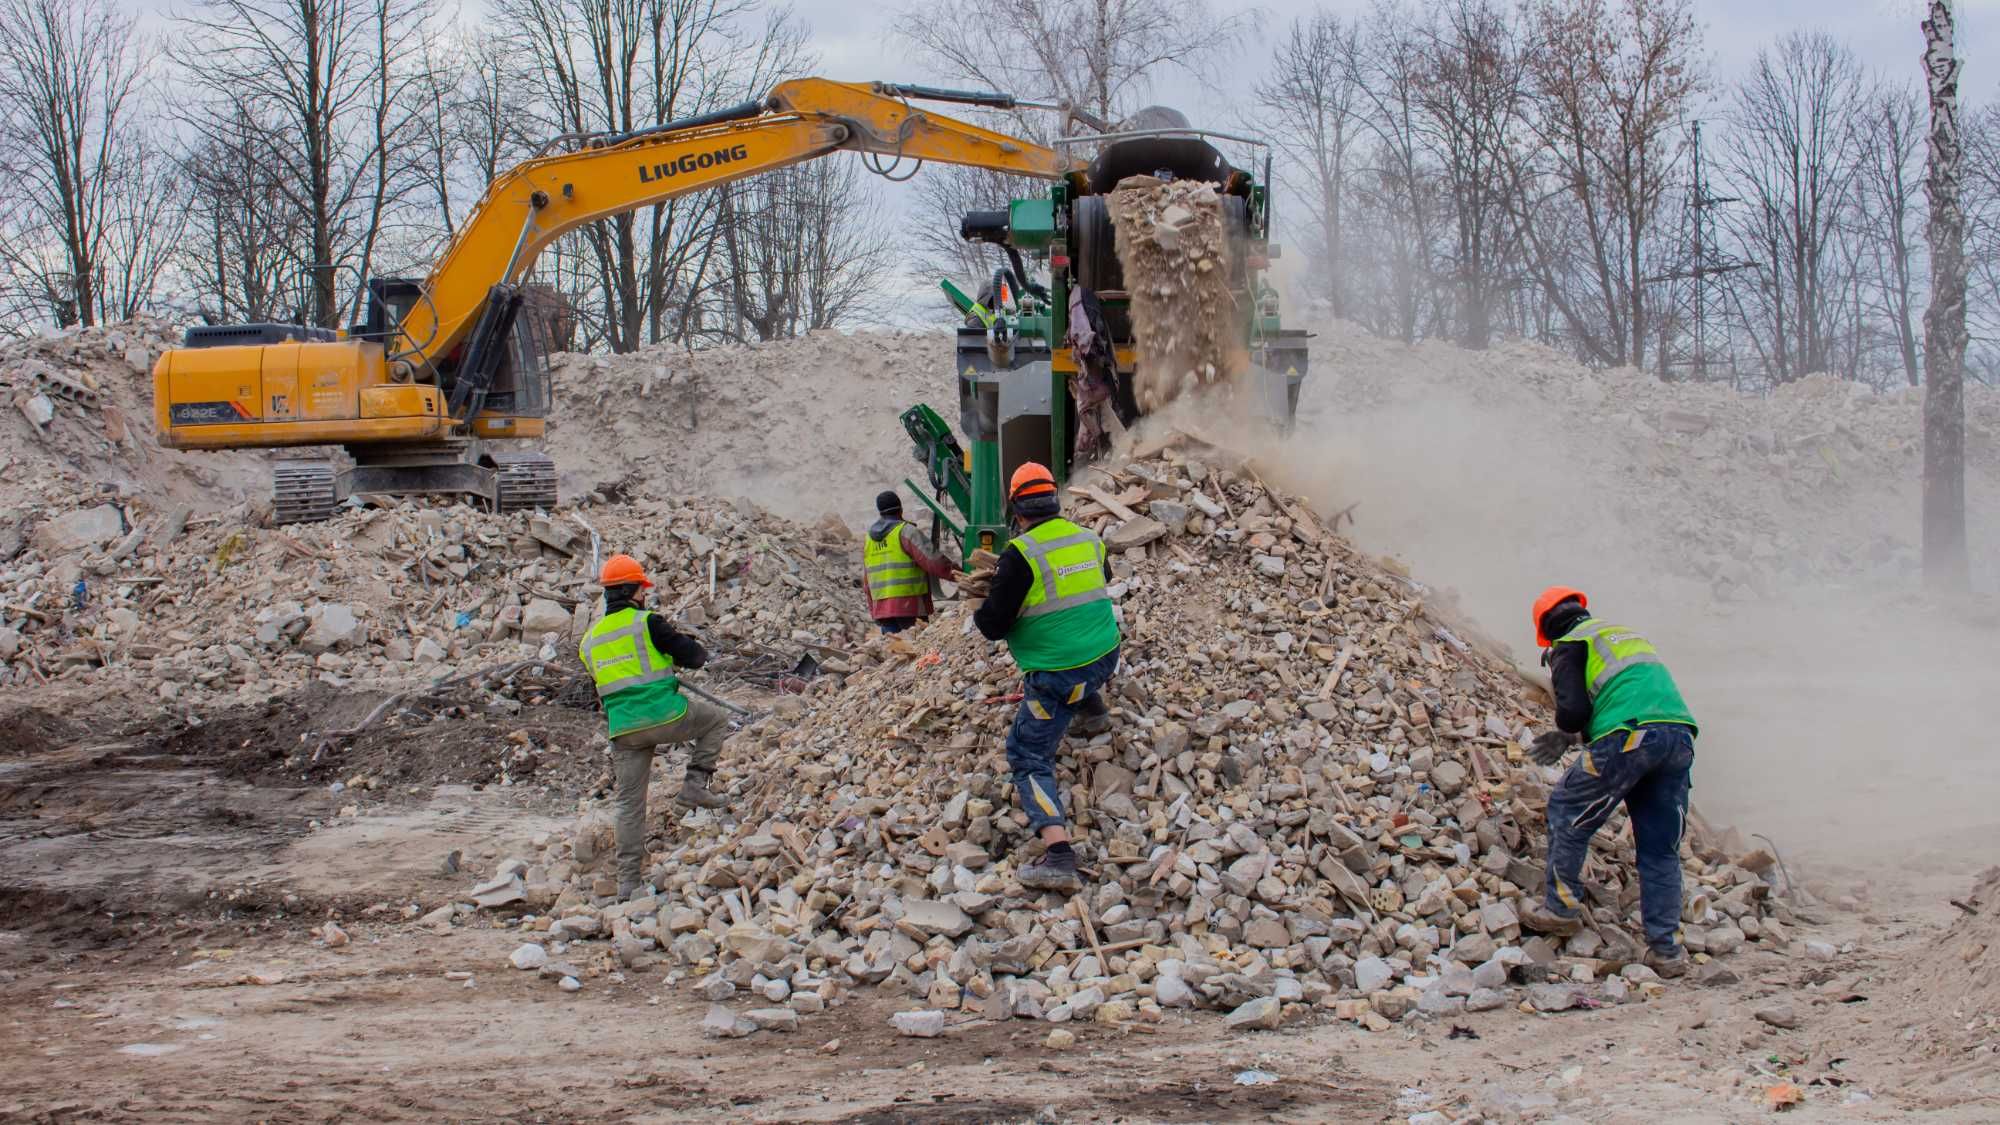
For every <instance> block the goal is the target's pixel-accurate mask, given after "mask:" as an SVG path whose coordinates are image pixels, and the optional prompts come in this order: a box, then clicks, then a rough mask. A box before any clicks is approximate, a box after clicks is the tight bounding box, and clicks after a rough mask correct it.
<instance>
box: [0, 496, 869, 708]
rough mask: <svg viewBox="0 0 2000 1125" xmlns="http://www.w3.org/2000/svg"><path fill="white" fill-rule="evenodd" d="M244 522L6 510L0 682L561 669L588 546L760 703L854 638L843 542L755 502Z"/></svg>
mask: <svg viewBox="0 0 2000 1125" xmlns="http://www.w3.org/2000/svg"><path fill="white" fill-rule="evenodd" d="M257 523H258V513H257V512H255V511H253V510H251V509H249V508H247V507H244V506H239V507H238V508H235V509H231V510H228V511H224V512H221V513H217V514H213V515H202V514H198V513H193V512H191V511H190V510H189V508H187V507H186V506H162V505H159V504H156V503H148V502H146V501H143V500H131V499H121V498H119V497H118V496H117V495H115V494H103V495H92V494H90V493H88V492H79V493H78V494H76V495H72V496H70V497H68V498H66V499H65V500H63V501H61V502H56V503H48V504H44V505H38V506H35V507H31V508H25V509H15V510H10V511H6V512H0V687H16V688H18V687H25V686H33V685H42V684H44V683H46V684H47V689H46V690H54V691H62V690H72V689H73V690H75V691H77V692H82V693H92V694H102V693H105V692H110V691H117V692H120V693H126V692H130V693H132V697H133V698H136V699H167V700H175V701H179V702H181V703H182V704H186V705H193V704H197V703H202V702H211V701H218V700H228V699H232V698H233V699H242V700H246V701H261V700H263V699H266V698H269V697H270V696H272V695H274V694H277V693H281V692H285V691H289V690H291V689H294V688H297V687H300V686H301V685H304V684H308V683H315V682H325V683H331V684H334V685H336V686H342V685H347V684H350V683H354V684H397V683H403V682H421V681H426V680H433V679H440V678H444V677H449V676H457V675H461V674H463V673H466V672H469V671H472V670H474V669H476V668H479V667H482V666H486V665H500V664H512V663H516V662H519V661H521V660H527V659H534V660H540V661H547V662H550V663H558V664H561V665H562V666H563V668H564V669H565V670H566V671H567V670H571V669H572V668H573V663H574V661H575V651H576V641H577V638H578V637H580V636H581V635H582V629H583V627H584V626H585V625H587V623H588V622H587V618H588V616H589V614H590V613H591V612H593V610H592V609H591V605H592V602H593V599H594V597H595V594H596V588H595V586H594V585H592V583H594V582H595V580H596V574H595V570H594V569H593V564H592V543H591V532H592V531H593V530H595V531H596V532H597V533H599V534H600V535H602V536H604V537H606V539H607V540H609V541H612V542H615V543H616V544H617V545H618V548H619V549H621V550H623V551H626V552H627V553H631V554H635V555H638V556H640V557H641V558H643V559H645V560H647V562H648V563H649V565H652V566H654V567H656V568H657V569H658V571H659V572H660V573H661V574H662V576H663V577H664V578H665V579H666V580H667V581H668V582H670V583H671V584H672V589H673V590H674V592H675V593H674V596H673V598H672V600H671V601H669V602H668V603H666V604H663V605H661V606H660V607H658V608H660V609H661V610H662V611H664V612H667V613H668V614H669V615H670V616H672V617H673V618H674V619H675V620H677V621H679V622H681V623H682V624H683V626H684V627H687V628H692V629H695V630H697V631H699V632H700V633H702V634H703V635H705V636H707V637H708V638H710V640H711V641H712V643H713V645H714V647H715V648H716V649H717V650H718V652H719V654H721V655H720V656H719V658H718V661H717V664H718V670H719V674H728V673H730V672H731V670H733V672H734V673H735V674H738V675H739V677H741V678H749V679H752V680H754V681H755V682H757V683H759V684H760V685H762V686H766V687H769V686H773V685H774V684H775V683H776V682H777V681H778V680H779V679H780V678H781V677H783V676H789V675H793V674H795V673H796V674H799V675H804V676H810V675H811V674H815V673H817V672H822V671H824V672H831V673H834V674H839V673H840V672H842V671H844V670H846V665H844V664H843V663H842V661H841V654H842V653H844V652H845V651H846V650H847V649H848V648H851V647H853V645H854V644H855V642H856V641H857V640H858V639H859V638H860V637H861V636H863V635H864V634H863V630H865V629H866V628H867V618H866V611H867V605H866V602H865V600H864V599H863V598H862V596H861V594H860V591H859V590H858V589H857V588H856V587H855V583H854V577H853V569H854V566H855V560H857V559H858V558H859V555H860V550H859V544H858V542H857V541H856V539H855V538H854V537H853V535H852V534H851V533H850V532H849V531H848V530H847V529H846V528H845V527H844V526H843V525H841V524H840V523H839V522H838V521H837V520H833V521H826V522H823V523H822V524H820V525H816V526H811V527H808V526H804V525H798V524H790V523H787V522H785V521H783V520H780V519H777V518H776V517H773V516H771V515H769V514H768V513H765V512H763V511H761V510H760V509H758V508H756V507H755V506H754V505H752V504H750V503H749V502H748V501H737V502H734V503H725V502H721V501H712V500H705V499H685V500H681V501H677V502H676V501H650V502H643V503H633V504H627V505H621V506H618V507H612V508H604V509H594V508H584V509H577V510H572V511H564V512H561V513H559V514H555V515H548V516H544V515H532V514H527V513H517V514H509V515H497V516H496V515H491V514H488V513H485V512H482V511H479V510H477V509H474V508H471V507H468V506H464V505H435V506H433V505H427V504H417V503H406V504H400V505H397V506H394V507H387V508H363V509H350V510H343V511H342V512H341V513H340V514H339V515H337V516H336V517H335V518H334V519H332V520H329V521H327V522H325V523H319V524H298V525H291V526H286V527H276V528H272V527H261V526H257ZM551 638H553V639H551ZM802 662H803V664H804V668H803V669H801V668H800V665H801V663H802ZM586 698H587V697H586Z"/></svg>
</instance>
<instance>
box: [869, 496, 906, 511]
mask: <svg viewBox="0 0 2000 1125" xmlns="http://www.w3.org/2000/svg"><path fill="white" fill-rule="evenodd" d="M875 514H876V515H879V516H900V515H902V514H903V498H902V497H900V496H898V495H896V494H895V493H894V492H878V493H876V494H875Z"/></svg>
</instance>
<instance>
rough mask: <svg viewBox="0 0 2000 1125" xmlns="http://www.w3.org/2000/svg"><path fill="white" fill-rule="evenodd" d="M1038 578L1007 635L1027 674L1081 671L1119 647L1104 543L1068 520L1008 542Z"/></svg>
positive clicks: (1036, 528)
mask: <svg viewBox="0 0 2000 1125" xmlns="http://www.w3.org/2000/svg"><path fill="white" fill-rule="evenodd" d="M1007 546H1008V548H1009V549H1011V550H1015V551H1019V552H1020V554H1021V557H1022V558H1023V559H1024V560H1026V561H1027V563H1028V567H1029V569H1030V570H1031V571H1032V572H1033V574H1034V580H1033V583H1032V584H1031V585H1030V586H1029V587H1028V596H1027V597H1026V598H1024V599H1023V600H1022V602H1021V612H1020V614H1019V615H1018V616H1016V617H1015V619H1014V627H1013V628H1012V629H1011V630H1009V631H1008V633H1007V648H1008V651H1010V652H1012V653H1013V654H1014V663H1015V664H1018V665H1020V667H1021V669H1022V670H1023V671H1027V672H1060V671H1063V670H1065V669H1069V668H1081V667H1083V666H1084V665H1086V664H1089V663H1091V662H1093V661H1095V660H1097V659H1098V658H1099V657H1101V656H1103V655H1104V654H1106V653H1108V652H1110V651H1111V650H1112V649H1114V648H1117V647H1118V642H1119V640H1120V637H1119V633H1118V615H1117V614H1116V613H1115V612H1114V611H1113V610H1112V608H1111V591H1110V590H1109V589H1107V588H1106V584H1105V581H1104V557H1105V552H1104V540H1102V539H1099V538H1098V537H1097V535H1096V533H1094V532H1090V531H1085V530H1084V529H1083V528H1080V527H1078V526H1076V525H1075V524H1073V523H1071V522H1069V521H1068V520H1066V519H1061V518H1057V519H1052V520H1048V521H1047V522H1044V523H1038V524H1036V525H1035V526H1033V527H1031V528H1029V529H1028V530H1026V531H1024V532H1022V533H1021V534H1019V535H1016V536H1014V537H1013V538H1012V539H1009V540H1008V541H1007Z"/></svg>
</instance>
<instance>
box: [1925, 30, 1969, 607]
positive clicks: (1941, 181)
mask: <svg viewBox="0 0 2000 1125" xmlns="http://www.w3.org/2000/svg"><path fill="white" fill-rule="evenodd" d="M1952 23H1953V21H1952V10H1951V3H1950V0H1931V3H1930V18H1929V19H1926V20H1925V21H1924V25H1923V26H1924V43H1925V47H1924V74H1925V78H1926V80H1927V81H1928V82H1929V83H1930V97H1931V136H1930V168H1929V175H1928V179H1927V182H1926V184H1925V190H1926V192H1927V194H1928V195H1929V196H1930V204H1931V217H1930V244H1931V305H1930V308H1929V309H1928V310H1926V311H1925V313H1924V384H1925V386H1924V580H1925V582H1926V584H1927V585H1929V586H1930V587H1931V589H1933V590H1935V591H1938V592H1942V593H1953V592H1957V591H1962V590H1964V589H1965V588H1966V586H1967V584H1968V583H1967V565H1966V545H1965V345H1966V332H1965V211H1964V209H1963V208H1962V207H1961V206H1960V203H1959V183H1960V175H1959V170H1960V163H1961V156H1962V154H1963V150H1962V147H1961V143H1960V141H1961V138H1960V136H1959V129H1958V75H1959V62H1958V58H1957V56H1956V54H1955V53H1954V49H1953V43H1952V32H1953V26H1952Z"/></svg>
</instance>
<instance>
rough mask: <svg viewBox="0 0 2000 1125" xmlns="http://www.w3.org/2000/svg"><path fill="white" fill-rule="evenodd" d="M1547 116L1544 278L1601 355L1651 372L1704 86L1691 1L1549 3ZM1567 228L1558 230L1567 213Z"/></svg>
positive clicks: (1537, 22) (1532, 217)
mask: <svg viewBox="0 0 2000 1125" xmlns="http://www.w3.org/2000/svg"><path fill="white" fill-rule="evenodd" d="M1531 19H1532V21H1533V26H1534V29H1535V36H1536V48H1535V50H1533V51H1531V52H1530V59H1531V63H1530V68H1531V74H1532V79H1533V85H1534V102H1535V112H1534V122H1535V128H1536V131H1537V134H1538V139H1539V141H1540V144H1539V146H1538V147H1539V149H1540V155H1541V159H1542V160H1544V161H1545V162H1546V163H1547V165H1548V167H1549V169H1550V172H1551V175H1550V177H1549V178H1550V179H1552V180H1553V181H1554V182H1555V186H1556V192H1557V193H1558V194H1557V195H1556V197H1555V198H1556V200H1557V201H1558V203H1559V208H1551V207H1535V206H1533V203H1534V200H1532V199H1530V198H1528V197H1527V196H1525V195H1524V196H1521V197H1518V198H1519V200H1520V202H1521V203H1522V205H1523V206H1524V207H1526V208H1527V209H1528V210H1527V214H1526V215H1525V216H1524V219H1525V220H1526V221H1525V226H1524V232H1525V234H1526V236H1527V237H1528V239H1529V240H1530V242H1531V244H1532V247H1533V254H1532V256H1531V261H1532V262H1533V263H1534V268H1535V271H1536V273H1537V275H1538V280H1539V281H1540V284H1541V286H1542V288H1543V290H1544V292H1545V293H1546V294H1547V296H1548V297H1549V299H1550V301H1551V302H1552V303H1553V305H1554V306H1555V308H1556V310H1557V311H1558V312H1560V314H1561V316H1562V318H1563V320H1564V322H1565V324H1566V326H1567V330H1568V335H1569V336H1570V337H1571V338H1572V339H1573V340H1575V341H1576V344H1577V347H1578V350H1579V352H1580V353H1581V354H1582V355H1583V356H1584V357H1585V358H1586V359H1588V360H1591V361H1593V362H1596V363H1605V364H1612V365H1622V364H1630V365H1632V366H1643V365H1644V363H1645V359H1646V342H1647V340H1648V339H1649V338H1650V336H1651V334H1652V330H1653V323H1652V320H1653V306H1652V302H1651V301H1650V300H1649V298H1648V283H1647V278H1648V276H1649V275H1650V274H1653V273H1655V272H1657V268H1658V266H1659V265H1660V263H1661V259H1662V257H1663V256H1664V255H1663V252H1662V248H1661V247H1660V245H1659V242H1660V240H1661V238H1662V237H1663V232H1662V229H1661V228H1662V225H1663V224H1662V222H1661V217H1662V211H1663V207H1664V204H1665V202H1666V199H1667V196H1668V191H1669V188H1670V187H1671V186H1672V185H1673V184H1674V183H1675V182H1676V179H1677V176H1676V172H1677V169H1676V164H1677V162H1678V160H1679V158H1680V155H1681V152H1682V144H1683V142H1682V137H1683V136H1684V129H1685V125H1686V122H1687V117H1688V110H1689V106H1690V104H1691V103H1692V101H1693V99H1694V96H1695V94H1696V91H1697V89H1698V87H1699V85H1700V82H1701V80H1702V77H1703V74H1702V67H1701V61H1700V60H1701V34H1700V30H1699V27H1698V25H1697V24H1696V22H1695V19H1694V12H1693V8H1692V5H1691V3H1690V2H1689V0H1573V2H1560V3H1559V2H1557V0H1537V2H1536V4H1535V5H1534V7H1533V8H1532V9H1531ZM1558 210H1559V213H1560V215H1561V216H1562V218H1563V219H1564V220H1567V221H1564V222H1561V223H1560V225H1557V224H1552V223H1551V222H1550V221H1549V219H1550V213H1551V212H1552V211H1558Z"/></svg>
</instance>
